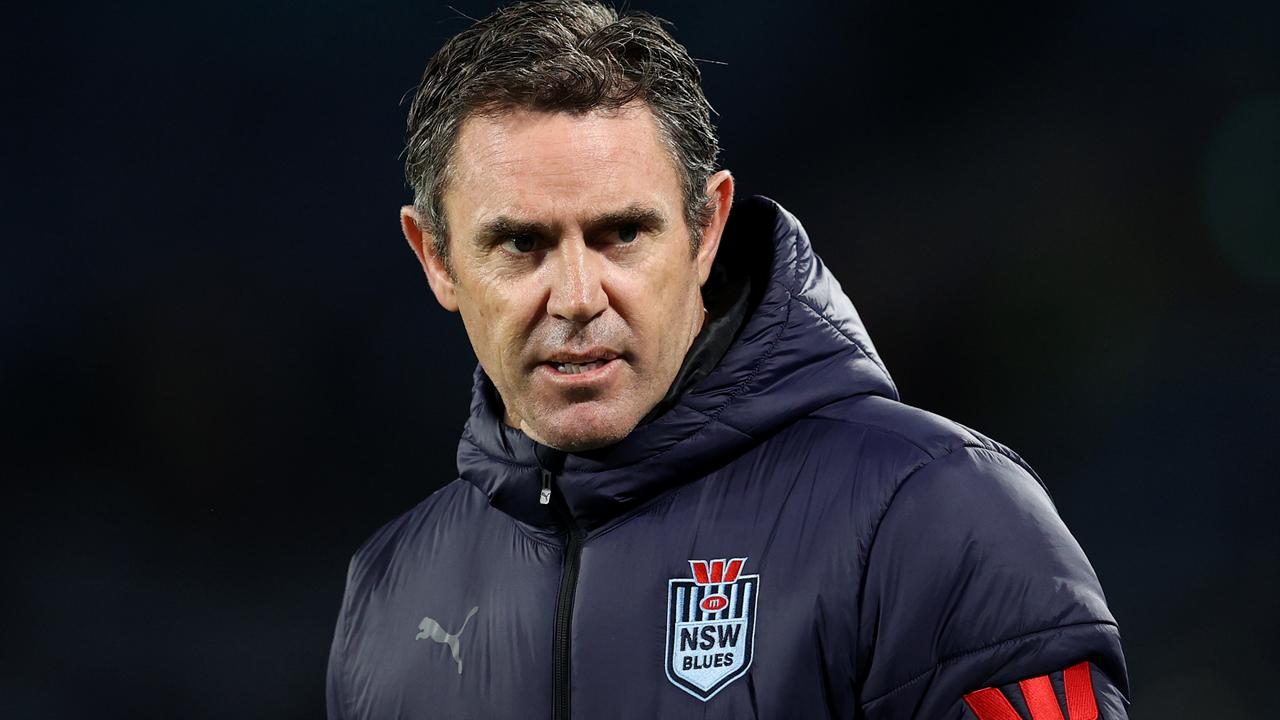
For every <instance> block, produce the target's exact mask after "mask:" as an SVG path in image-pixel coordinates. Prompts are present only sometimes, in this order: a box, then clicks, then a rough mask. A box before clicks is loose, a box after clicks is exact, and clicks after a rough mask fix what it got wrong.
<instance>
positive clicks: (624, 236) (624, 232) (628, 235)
mask: <svg viewBox="0 0 1280 720" xmlns="http://www.w3.org/2000/svg"><path fill="white" fill-rule="evenodd" d="M639 233H640V226H639V225H637V224H636V223H627V224H626V225H620V226H618V242H620V243H622V244H623V245H626V244H629V243H632V242H635V239H636V235H638V234H639Z"/></svg>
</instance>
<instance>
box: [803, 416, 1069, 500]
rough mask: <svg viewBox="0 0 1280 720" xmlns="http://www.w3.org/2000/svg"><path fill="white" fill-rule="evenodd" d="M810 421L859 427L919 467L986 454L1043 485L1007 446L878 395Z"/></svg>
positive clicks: (951, 421) (944, 418)
mask: <svg viewBox="0 0 1280 720" xmlns="http://www.w3.org/2000/svg"><path fill="white" fill-rule="evenodd" d="M810 417H811V418H813V419H817V420H825V421H829V422H835V423H843V424H847V425H849V426H855V427H860V428H863V429H864V430H869V431H871V432H874V433H878V434H880V435H883V436H886V442H887V444H888V445H890V446H893V445H897V446H898V453H900V454H901V455H903V456H906V457H915V458H916V459H917V460H918V464H921V465H923V464H927V463H929V462H930V461H933V460H937V459H938V458H941V457H945V456H947V455H950V454H951V453H953V452H955V451H957V450H960V449H963V448H978V449H983V450H988V451H990V452H993V453H996V454H999V455H1003V456H1004V457H1006V458H1008V459H1009V460H1011V461H1013V462H1014V463H1016V464H1017V465H1019V466H1021V467H1022V469H1024V470H1026V471H1027V473H1028V474H1030V475H1031V476H1032V477H1033V478H1035V479H1036V481H1037V482H1039V483H1040V484H1041V486H1043V485H1044V483H1043V481H1041V480H1040V477H1039V475H1037V474H1036V473H1035V471H1034V470H1032V469H1031V466H1030V465H1029V464H1027V462H1026V461H1025V460H1023V459H1022V457H1021V456H1020V455H1018V453H1016V452H1014V451H1013V450H1012V449H1010V448H1009V447H1007V446H1006V445H1004V444H1002V443H1000V442H997V441H996V440H993V439H991V438H990V437H987V436H986V435H983V434H982V433H980V432H978V431H977V430H974V429H973V428H970V427H968V426H966V425H963V424H961V423H958V422H956V421H955V420H951V419H949V418H946V417H943V416H941V415H938V414H937V413H932V412H929V411H928V410H923V409H921V408H918V407H914V406H911V405H907V404H906V403H902V402H899V401H897V400H892V399H890V398H886V397H881V396H878V395H860V396H856V397H852V398H848V399H846V400H842V401H840V402H837V403H833V404H831V405H827V406H826V407H823V408H821V409H819V410H817V411H816V412H814V413H812V414H811V415H810ZM889 438H892V439H889Z"/></svg>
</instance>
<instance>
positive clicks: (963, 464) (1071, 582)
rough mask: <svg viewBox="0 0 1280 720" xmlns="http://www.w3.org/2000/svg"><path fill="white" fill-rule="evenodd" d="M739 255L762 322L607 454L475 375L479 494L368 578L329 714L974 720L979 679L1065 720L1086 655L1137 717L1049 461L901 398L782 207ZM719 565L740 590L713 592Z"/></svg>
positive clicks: (404, 544)
mask: <svg viewBox="0 0 1280 720" xmlns="http://www.w3.org/2000/svg"><path fill="white" fill-rule="evenodd" d="M751 238H756V240H755V242H757V243H758V245H755V246H753V245H752V244H751V242H752V241H751ZM753 248H754V249H753ZM761 248H763V249H761ZM720 252H721V253H722V254H726V253H727V254H730V255H731V254H732V253H735V252H736V253H747V252H751V253H754V255H756V256H758V257H757V258H756V259H755V262H758V263H761V268H762V270H763V272H762V277H763V278H765V282H764V283H763V287H762V291H761V292H760V293H759V297H758V299H757V301H756V302H755V304H754V306H753V307H752V309H751V310H750V314H749V316H748V318H747V320H746V321H745V323H744V325H743V326H742V328H741V330H740V331H739V332H738V334H737V336H736V338H735V340H734V341H733V343H732V345H730V347H729V349H728V350H727V352H725V354H724V356H723V358H722V359H721V360H720V362H719V363H718V364H717V365H716V366H715V368H714V370H712V371H711V372H710V373H709V374H708V375H707V376H706V377H705V378H703V379H702V380H701V381H700V382H699V383H698V384H697V385H696V386H695V387H693V388H692V389H691V390H689V391H688V392H686V393H685V394H684V395H683V396H682V397H681V398H680V399H679V401H678V402H676V404H675V405H674V406H673V407H672V408H671V409H669V410H668V411H667V412H665V413H664V414H662V415H661V416H660V417H657V418H656V419H654V420H652V421H651V422H648V423H646V424H642V425H641V426H639V427H638V428H637V429H636V430H635V431H633V432H632V433H631V434H630V435H629V436H628V437H626V438H625V439H624V440H622V441H621V442H619V443H617V444H615V445H613V446H610V447H607V448H604V449H602V450H596V451H592V452H588V453H582V454H567V455H565V454H557V453H556V452H555V451H552V450H551V449H550V448H546V447H543V446H540V445H538V444H536V443H535V442H533V441H532V440H531V439H529V438H528V437H527V436H525V435H523V434H522V433H520V432H519V431H518V430H515V429H512V428H509V427H506V426H505V425H504V423H503V422H502V406H501V401H500V400H499V399H498V398H497V397H496V395H495V393H494V390H493V386H492V384H491V383H490V382H489V380H488V379H487V378H486V377H485V375H484V373H483V372H482V371H480V370H477V372H476V377H475V386H474V392H473V400H472V406H471V415H470V419H469V420H468V422H467V424H466V427H465V429H464V431H463V434H462V439H461V442H460V443H459V447H458V472H459V477H458V478H457V479H455V480H454V481H453V482H451V483H450V484H448V485H446V486H445V487H443V488H442V489H440V490H439V491H437V492H435V493H434V494H432V495H431V496H430V497H428V498H426V499H425V500H424V501H423V502H422V503H421V504H419V505H418V506H417V507H415V508H413V509H412V510H410V511H409V512H407V513H406V514H404V515H403V516H401V517H400V518H398V519H396V520H395V521H393V522H391V523H390V524H388V525H386V526H385V527H383V528H382V529H381V530H379V531H378V532H377V533H376V534H375V535H374V536H373V537H372V538H371V539H370V540H369V541H368V542H367V543H366V544H365V545H364V546H363V547H362V548H360V550H359V551H358V552H357V553H356V554H355V556H354V558H353V559H352V561H351V565H350V569H349V574H348V578H347V588H346V593H345V596H344V598H343V602H342V607H341V611H340V614H339V617H338V621H337V627H336V630H335V633H334V638H333V645H332V651H331V655H330V661H329V670H328V689H327V701H328V712H329V717H330V718H331V720H339V719H341V720H355V719H356V718H362V719H375V718H376V719H379V720H389V719H392V718H406V719H409V718H412V719H425V718H486V719H505V718H512V719H515V718H520V719H522V720H528V719H536V718H552V717H568V716H569V715H572V717H576V718H584V719H587V718H590V719H595V718H607V719H608V720H623V719H624V718H672V719H682V718H703V719H707V718H716V719H719V718H725V719H727V718H868V719H872V718H874V719H882V718H883V719H893V718H904V719H905V718H972V717H977V716H976V715H975V714H974V712H975V711H974V710H973V709H972V708H971V707H970V705H969V704H968V703H966V701H965V695H966V694H968V693H971V692H973V691H976V690H979V689H981V688H986V687H995V688H1001V687H1005V688H1006V690H1005V692H1006V694H1007V695H1008V696H1009V697H1010V699H1011V702H1012V706H1013V707H1014V711H1015V712H1018V713H1020V714H1021V716H1022V717H1026V718H1031V717H1032V715H1031V714H1029V711H1028V710H1027V708H1026V706H1025V703H1024V701H1023V700H1022V699H1021V698H1020V697H1018V693H1017V689H1016V688H1017V687H1018V686H1017V685H1014V683H1016V682H1017V681H1020V680H1024V679H1026V678H1031V677H1034V676H1040V675H1050V677H1052V678H1055V680H1054V683H1055V685H1054V687H1055V689H1056V691H1057V692H1058V697H1059V701H1060V703H1062V707H1063V708H1066V704H1065V702H1066V701H1065V700H1064V699H1063V695H1062V693H1063V690H1062V687H1061V680H1060V673H1059V671H1062V670H1064V669H1065V668H1068V667H1070V666H1073V665H1077V664H1078V663H1081V662H1087V663H1089V665H1088V667H1089V668H1090V671H1091V674H1092V681H1093V682H1092V689H1093V692H1094V694H1095V696H1096V700H1095V702H1096V705H1097V708H1098V717H1101V718H1105V719H1106V720H1116V719H1118V718H1124V717H1126V715H1125V713H1126V710H1125V707H1126V705H1127V701H1126V700H1125V697H1126V696H1127V694H1128V690H1127V679H1126V670H1125V665H1124V659H1123V656H1122V654H1121V648H1120V639H1119V634H1118V631H1117V626H1116V623H1115V620H1114V619H1113V618H1112V615H1111V613H1110V612H1109V611H1108V609H1107V605H1106V601H1105V599H1104V597H1103V593H1102V590H1101V587H1100V586H1099V583H1098V579H1097V577H1096V575H1095V574H1094V571H1093V569H1092V568H1091V567H1090V565H1089V562H1088V560H1087V559H1086V558H1085V555H1084V553H1083V551H1082V550H1081V548H1080V546H1079V545H1078V544H1077V542H1076V541H1075V539H1074V538H1073V537H1072V536H1071V534H1070V532H1069V531H1068V530H1067V528H1066V526H1065V525H1064V524H1063V522H1062V520H1061V519H1060V518H1059V516H1058V514H1057V512H1056V510H1055V509H1054V506H1053V504H1052V502H1051V500H1050V498H1049V495H1048V494H1047V492H1046V490H1045V488H1044V487H1043V485H1042V483H1041V482H1040V480H1039V478H1038V477H1037V475H1036V474H1035V472H1034V471H1032V469H1031V468H1030V467H1029V466H1028V465H1027V464H1026V463H1025V462H1023V460H1022V459H1021V458H1020V457H1019V456H1018V455H1017V454H1015V453H1014V452H1013V451H1011V450H1010V449H1009V448H1007V447H1005V446H1003V445H1001V444H1000V443H998V442H996V441H994V440H992V439H990V438H988V437H985V436H983V435H982V434H980V433H978V432H976V431H974V430H972V429H969V428H967V427H965V426H963V425H960V424H958V423H956V422H953V421H951V420H947V419H945V418H942V417H940V416H938V415H935V414H932V413H929V412H927V411H925V410H921V409H918V408H915V407H911V406H909V405H906V404H903V403H902V402H899V400H898V393H897V390H896V388H895V386H894V383H893V381H892V380H891V379H890V377H889V374H888V372H887V370H886V369H885V366H884V364H883V363H882V362H881V360H880V358H879V357H878V355H877V354H876V351H875V349H874V347H873V346H872V343H871V339H870V337H869V336H868V334H867V331H866V329H865V328H864V326H863V324H862V322H861V320H860V319H859V317H858V314H857V312H856V311H855V309H854V307H853V305H852V303H851V302H850V300H849V298H848V297H847V296H846V295H845V294H844V292H843V291H842V290H841V288H840V285H839V284H838V283H837V281H836V280H835V278H833V277H832V276H831V274H830V273H829V272H828V271H827V270H826V268H825V267H824V265H823V263H822V261H821V260H820V259H819V258H818V256H817V255H816V254H814V251H813V248H812V247H811V245H810V243H809V239H808V237H807V236H806V234H805V232H804V230H803V229H802V228H801V226H800V224H799V222H798V221H797V220H796V218H795V217H793V216H792V215H791V214H789V213H788V212H786V211H785V210H784V209H782V208H781V207H779V206H778V205H776V204H775V203H773V202H772V201H769V200H766V199H764V198H751V199H749V200H746V201H743V202H741V203H739V204H738V205H736V206H735V207H734V209H733V211H732V213H731V220H730V225H729V227H728V229H727V230H726V232H725V237H724V240H723V242H722V246H721V251H720ZM726 257H728V255H727V256H726ZM765 263H767V265H765ZM956 381H957V382H962V381H963V378H956ZM548 482H549V483H550V487H549V489H550V491H551V493H550V495H551V497H552V498H553V502H549V503H547V504H542V503H541V502H540V497H541V491H542V487H543V485H545V484H547V483H548ZM575 538H576V546H574V547H573V549H572V553H571V552H570V546H571V545H573V544H574V543H575ZM720 559H726V560H730V561H732V560H733V559H742V562H741V563H740V564H739V565H738V567H737V579H736V580H735V579H731V578H730V577H729V575H728V574H720V575H718V576H717V577H718V579H720V580H722V582H721V584H719V585H716V584H709V583H707V582H701V583H699V582H698V578H699V575H698V573H699V571H700V570H699V568H701V569H703V570H705V569H707V568H716V567H718V569H721V570H722V571H723V569H724V568H726V567H727V565H725V564H724V563H722V564H720V565H719V566H714V565H708V564H705V563H710V562H711V561H715V560H720ZM691 561H692V562H691ZM570 564H572V573H571V575H566V572H567V571H566V568H567V566H569V565H570ZM708 579H709V578H707V577H703V578H702V580H704V581H705V580H708ZM710 579H716V578H710ZM713 595H715V596H718V597H719V598H722V599H716V598H712V597H711V596H713ZM708 598H711V599H708ZM728 602H732V603H733V606H734V607H733V608H732V609H721V610H717V608H722V607H723V606H724V605H725V604H726V603H728ZM704 603H708V604H706V605H704ZM717 618H719V619H717ZM699 623H701V624H699ZM717 623H718V624H717ZM705 627H710V628H712V629H711V630H709V631H707V632H706V633H705V634H704V633H703V632H702V628H705ZM735 628H736V630H735ZM717 633H719V634H718V635H717ZM704 641H705V642H704ZM704 651H705V652H704ZM682 663H683V665H682ZM691 668H692V669H691ZM1054 673H1059V674H1058V675H1054ZM553 706H554V707H553ZM1077 714H1079V713H1077ZM983 717H984V718H985V717H988V716H983ZM989 717H995V716H994V715H992V716H989ZM1064 717H1065V711H1064ZM1036 720H1040V717H1037V718H1036ZM1071 720H1079V718H1071Z"/></svg>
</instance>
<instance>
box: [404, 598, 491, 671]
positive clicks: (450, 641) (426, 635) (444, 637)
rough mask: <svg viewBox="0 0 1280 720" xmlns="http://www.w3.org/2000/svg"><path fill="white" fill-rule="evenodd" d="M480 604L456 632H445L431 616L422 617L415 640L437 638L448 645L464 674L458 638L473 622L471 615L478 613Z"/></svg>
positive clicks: (472, 610) (436, 639)
mask: <svg viewBox="0 0 1280 720" xmlns="http://www.w3.org/2000/svg"><path fill="white" fill-rule="evenodd" d="M479 609H480V606H478V605H477V606H476V607H473V608H471V612H469V613H467V619H466V620H463V621H462V627H460V628H458V632H456V633H448V632H445V629H444V627H443V626H441V625H440V623H438V622H436V621H435V620H432V619H431V618H429V617H424V618H422V622H420V623H418V630H420V631H421V632H419V633H418V634H417V635H415V636H414V637H413V639H414V640H428V639H430V640H435V641H436V642H438V643H441V644H444V645H448V646H449V652H451V653H453V660H454V662H456V663H458V674H459V675H461V674H462V652H461V650H460V649H459V647H458V638H459V637H461V636H462V631H463V630H466V629H467V623H469V622H471V616H472V615H475V614H476V611H477V610H479Z"/></svg>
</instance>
